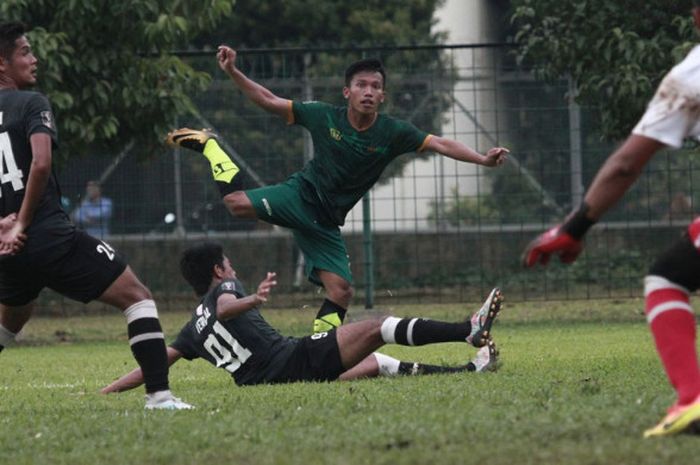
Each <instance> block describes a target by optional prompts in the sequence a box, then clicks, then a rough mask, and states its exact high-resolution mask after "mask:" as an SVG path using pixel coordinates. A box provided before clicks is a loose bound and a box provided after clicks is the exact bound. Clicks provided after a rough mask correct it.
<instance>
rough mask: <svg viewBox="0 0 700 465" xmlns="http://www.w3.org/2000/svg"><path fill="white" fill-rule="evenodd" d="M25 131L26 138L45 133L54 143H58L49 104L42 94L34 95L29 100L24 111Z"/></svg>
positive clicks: (54, 122)
mask: <svg viewBox="0 0 700 465" xmlns="http://www.w3.org/2000/svg"><path fill="white" fill-rule="evenodd" d="M24 121H25V125H26V126H25V131H26V134H27V136H28V137H29V136H31V135H32V134H37V133H46V134H48V135H49V136H51V139H52V140H53V142H54V143H57V142H58V133H57V131H56V121H55V119H54V117H53V111H52V110H51V104H50V103H49V100H48V99H47V98H46V97H45V96H44V95H42V94H39V93H36V94H34V96H33V97H32V98H31V99H29V101H28V102H27V106H26V109H25V119H24Z"/></svg>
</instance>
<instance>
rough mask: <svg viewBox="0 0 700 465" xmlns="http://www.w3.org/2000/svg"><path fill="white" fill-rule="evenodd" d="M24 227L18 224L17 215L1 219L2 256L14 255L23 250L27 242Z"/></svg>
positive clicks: (0, 246) (0, 243)
mask: <svg viewBox="0 0 700 465" xmlns="http://www.w3.org/2000/svg"><path fill="white" fill-rule="evenodd" d="M23 230H24V227H23V226H22V225H21V224H19V223H17V214H16V213H11V214H9V215H7V216H6V217H4V218H2V219H0V255H14V254H16V253H18V252H19V251H20V250H22V247H24V241H26V240H27V236H26V234H24V232H23Z"/></svg>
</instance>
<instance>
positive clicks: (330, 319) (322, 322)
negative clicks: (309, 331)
mask: <svg viewBox="0 0 700 465" xmlns="http://www.w3.org/2000/svg"><path fill="white" fill-rule="evenodd" d="M342 324H343V322H342V321H340V315H338V314H337V313H329V314H327V315H323V316H322V317H320V318H316V319H315V320H314V334H318V333H327V332H328V331H330V330H331V329H335V328H337V327H338V326H340V325H342Z"/></svg>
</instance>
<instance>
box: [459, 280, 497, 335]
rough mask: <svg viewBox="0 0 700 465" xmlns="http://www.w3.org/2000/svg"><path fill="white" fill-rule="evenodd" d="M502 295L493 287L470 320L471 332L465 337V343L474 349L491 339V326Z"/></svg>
mask: <svg viewBox="0 0 700 465" xmlns="http://www.w3.org/2000/svg"><path fill="white" fill-rule="evenodd" d="M502 303H503V294H502V293H501V290H500V289H499V288H497V287H494V288H493V290H492V291H491V293H490V294H489V296H488V297H487V298H486V301H485V302H484V305H482V306H481V308H480V309H479V311H478V312H476V313H474V315H472V318H471V324H472V330H471V333H469V336H467V342H468V343H469V344H471V345H473V346H474V347H483V346H485V345H486V344H487V343H488V341H489V339H490V338H491V325H492V324H493V321H494V320H495V319H496V315H498V312H499V311H500V310H501V304H502Z"/></svg>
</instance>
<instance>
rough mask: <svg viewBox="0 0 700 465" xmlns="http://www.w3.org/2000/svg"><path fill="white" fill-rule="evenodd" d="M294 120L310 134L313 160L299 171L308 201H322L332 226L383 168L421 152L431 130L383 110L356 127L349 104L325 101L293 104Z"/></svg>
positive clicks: (342, 219) (372, 182) (374, 180)
mask: <svg viewBox="0 0 700 465" xmlns="http://www.w3.org/2000/svg"><path fill="white" fill-rule="evenodd" d="M292 112H293V117H294V119H293V123H294V124H299V125H301V126H304V127H305V128H306V129H308V131H309V132H310V133H311V138H312V139H313V143H314V158H313V159H312V160H311V161H309V162H308V163H307V164H306V165H305V166H304V168H303V170H302V171H301V172H300V173H299V175H300V176H301V177H302V178H303V179H304V180H306V181H307V183H308V185H309V189H307V191H306V192H304V194H305V195H304V197H305V200H308V201H311V202H314V203H317V204H318V203H319V201H320V207H321V210H322V211H323V212H324V213H325V216H326V217H327V218H328V219H329V220H330V221H332V222H333V223H334V224H337V225H342V224H344V223H345V216H346V215H347V213H348V212H349V211H350V209H352V207H353V206H354V205H355V204H356V203H357V202H358V200H360V199H361V198H362V196H363V195H364V194H365V193H366V192H367V191H368V190H369V189H370V188H371V187H372V186H373V185H374V183H375V182H376V181H377V179H379V176H380V175H381V174H382V171H384V168H386V166H387V165H388V164H389V163H390V162H391V161H392V160H393V159H394V158H396V157H397V156H399V155H401V154H403V153H407V152H413V151H420V150H422V149H423V147H424V146H425V144H426V142H427V141H428V137H429V134H428V133H426V132H424V131H421V130H420V129H418V128H416V127H415V126H414V125H412V124H411V123H408V122H406V121H402V120H399V119H396V118H392V117H390V116H386V115H383V114H381V113H380V114H379V115H378V116H377V120H376V121H375V122H374V124H373V125H372V126H371V127H370V128H368V129H366V130H364V131H357V130H355V129H354V128H353V127H352V125H350V122H349V121H348V117H347V112H348V109H347V107H337V106H334V105H329V104H327V103H322V102H298V101H294V102H293V104H292Z"/></svg>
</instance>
